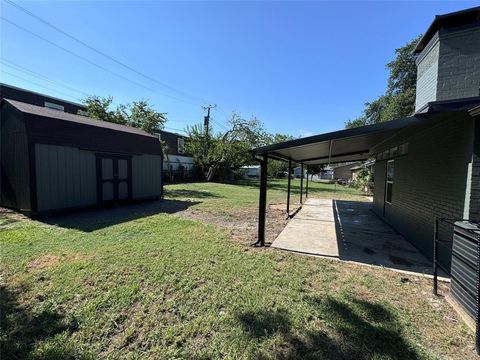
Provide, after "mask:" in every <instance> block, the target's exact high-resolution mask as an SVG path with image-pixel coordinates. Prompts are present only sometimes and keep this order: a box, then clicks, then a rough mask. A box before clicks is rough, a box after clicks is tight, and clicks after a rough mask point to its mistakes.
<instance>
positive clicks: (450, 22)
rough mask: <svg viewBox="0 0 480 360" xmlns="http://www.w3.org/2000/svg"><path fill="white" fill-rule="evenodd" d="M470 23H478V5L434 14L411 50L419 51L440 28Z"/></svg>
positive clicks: (479, 8) (479, 13) (479, 14)
mask: <svg viewBox="0 0 480 360" xmlns="http://www.w3.org/2000/svg"><path fill="white" fill-rule="evenodd" d="M471 24H478V25H480V6H477V7H473V8H470V9H465V10H461V11H456V12H452V13H448V14H443V15H436V16H435V19H434V20H433V22H432V24H431V25H430V26H429V28H428V29H427V31H426V32H425V34H423V36H422V37H421V39H420V40H419V41H418V43H417V45H416V46H415V49H414V50H413V52H414V53H420V52H421V51H422V50H423V49H425V47H426V46H427V44H428V43H429V42H430V40H431V39H432V38H433V37H434V36H435V34H436V33H437V31H438V30H440V29H449V28H454V27H460V26H466V25H471Z"/></svg>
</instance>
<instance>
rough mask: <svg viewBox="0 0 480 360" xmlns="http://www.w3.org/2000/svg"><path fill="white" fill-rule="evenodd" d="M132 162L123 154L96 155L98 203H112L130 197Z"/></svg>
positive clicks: (129, 198)
mask: <svg viewBox="0 0 480 360" xmlns="http://www.w3.org/2000/svg"><path fill="white" fill-rule="evenodd" d="M131 168H132V162H131V158H129V157H124V156H112V155H97V192H98V194H97V195H98V203H99V204H112V203H115V202H119V201H127V200H131V198H132V176H131V174H132V171H131Z"/></svg>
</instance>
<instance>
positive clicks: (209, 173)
mask: <svg viewBox="0 0 480 360" xmlns="http://www.w3.org/2000/svg"><path fill="white" fill-rule="evenodd" d="M217 169H218V165H217V164H215V165H212V166H210V167H209V168H208V171H207V176H206V180H207V182H210V181H212V180H213V177H214V176H215V174H216V172H217Z"/></svg>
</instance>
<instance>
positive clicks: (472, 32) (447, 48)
mask: <svg viewBox="0 0 480 360" xmlns="http://www.w3.org/2000/svg"><path fill="white" fill-rule="evenodd" d="M414 53H416V54H418V58H417V96H416V101H415V110H416V111H417V110H419V109H420V108H422V107H423V106H424V105H426V104H427V103H429V102H432V101H441V100H454V99H462V98H468V97H475V96H480V93H479V91H480V7H475V8H471V9H467V10H462V11H458V12H455V13H449V14H445V15H437V16H436V17H435V19H434V21H433V23H432V24H431V25H430V27H429V28H428V30H427V31H426V32H425V34H424V35H423V37H422V38H421V39H420V41H419V42H418V44H417V46H416V47H415V50H414Z"/></svg>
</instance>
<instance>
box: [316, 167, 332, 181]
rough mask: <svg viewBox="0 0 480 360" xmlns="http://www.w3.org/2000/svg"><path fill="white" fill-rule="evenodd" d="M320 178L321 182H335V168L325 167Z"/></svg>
mask: <svg viewBox="0 0 480 360" xmlns="http://www.w3.org/2000/svg"><path fill="white" fill-rule="evenodd" d="M319 178H320V179H321V180H333V179H334V177H333V167H332V166H329V165H327V166H325V167H324V168H323V169H322V170H320V175H319Z"/></svg>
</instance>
